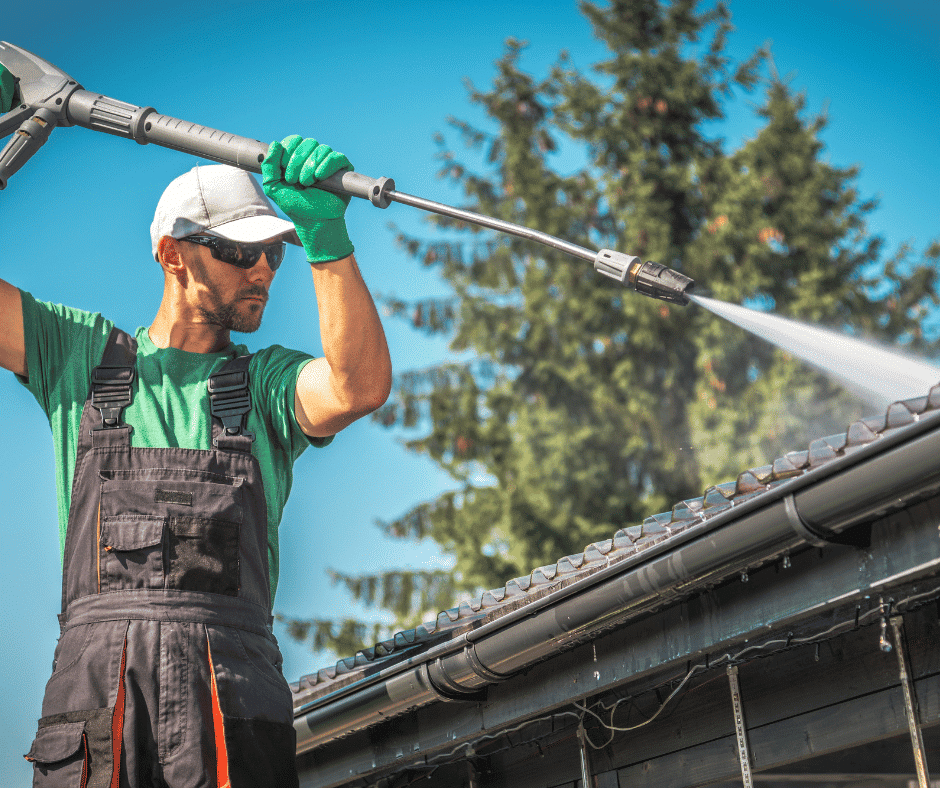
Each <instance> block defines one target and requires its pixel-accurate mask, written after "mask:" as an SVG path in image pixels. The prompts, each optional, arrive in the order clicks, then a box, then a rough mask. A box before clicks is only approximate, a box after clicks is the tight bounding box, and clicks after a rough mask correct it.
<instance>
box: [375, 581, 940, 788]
mask: <svg viewBox="0 0 940 788" xmlns="http://www.w3.org/2000/svg"><path fill="white" fill-rule="evenodd" d="M938 596H940V585H938V586H934V587H932V588H930V589H928V590H926V591H923V592H920V593H916V594H912V595H910V596H908V597H905V598H904V599H902V600H900V601H895V600H894V599H892V598H888V599H887V600H880V602H879V604H878V605H877V606H876V607H872V608H871V609H870V610H868V611H866V612H865V613H860V612H859V610H858V607H856V613H855V615H854V616H852V617H851V618H850V619H846V620H843V621H840V622H838V623H836V624H833V625H832V626H831V627H829V628H828V629H825V630H822V631H821V632H816V633H813V634H810V635H805V636H803V637H794V636H793V635H792V633H790V634H788V636H787V637H786V638H772V639H770V640H766V641H764V642H763V643H757V644H754V645H749V646H747V647H745V648H743V649H741V650H740V651H737V652H735V653H731V652H725V653H724V654H722V655H721V656H719V657H718V658H717V659H713V660H708V659H706V662H705V663H704V664H702V663H699V664H696V665H693V666H691V667H690V668H689V669H688V671H686V673H685V674H684V675H683V676H681V678H680V677H679V676H676V677H675V678H672V679H668V680H666V681H665V682H663V683H661V684H659V685H658V687H664V686H666V685H670V684H672V683H673V682H675V681H677V680H678V684H676V686H675V687H674V688H673V689H672V691H671V692H670V693H669V695H668V696H667V697H666V699H665V700H664V701H663V702H662V703H660V705H659V707H658V708H657V709H656V711H654V712H653V714H652V715H651V716H650V717H648V718H647V719H645V720H644V721H643V722H640V723H637V724H636V725H631V726H618V725H614V724H613V721H614V714H615V713H616V711H617V709H618V708H619V707H620V705H621V704H623V703H625V702H627V701H632V700H633V699H634V696H627V697H624V698H619V699H618V700H617V701H616V702H614V703H613V704H610V705H607V704H605V703H604V702H603V701H598V702H597V703H594V704H592V705H590V706H589V705H587V704H586V703H585V704H584V705H582V704H581V703H579V702H577V701H574V702H573V704H572V705H573V706H574V707H575V708H576V709H578V711H577V712H574V711H559V712H556V713H554V714H549V715H545V716H543V717H536V718H534V719H529V720H525V721H524V722H521V723H519V724H517V725H514V726H513V727H511V728H504V729H501V730H499V731H495V732H493V733H487V734H484V735H482V736H479V737H477V738H476V739H473V740H471V741H466V742H462V743H461V744H459V745H457V746H456V747H454V748H453V749H452V750H449V751H448V752H446V753H440V754H438V755H435V756H433V757H432V758H430V759H427V760H425V761H424V762H423V763H415V764H412V765H410V766H407V767H405V769H403V771H404V770H419V771H421V772H422V773H421V774H420V776H418V777H416V778H415V780H412V781H411V782H409V783H406V785H411V783H412V782H416V781H417V780H419V779H428V778H430V777H431V775H433V774H434V772H436V771H437V770H438V769H440V768H441V767H442V766H445V765H447V764H448V763H450V762H454V761H455V759H457V758H460V757H466V758H470V757H473V756H474V755H476V754H477V753H476V750H477V747H478V746H479V745H480V744H482V743H484V742H487V741H491V740H494V739H499V738H502V737H503V736H506V737H508V735H509V734H511V733H515V732H516V731H519V730H522V729H523V728H526V727H528V726H530V725H535V724H537V723H541V722H548V721H551V722H552V723H554V721H555V720H558V719H561V718H563V717H574V718H576V719H577V721H578V724H579V725H580V724H582V723H583V721H584V719H585V717H587V716H590V717H593V718H594V719H595V720H597V722H598V723H600V725H601V727H603V728H604V729H605V730H606V731H608V732H609V733H610V737H609V738H608V740H607V741H606V742H604V744H600V745H598V744H595V743H594V742H593V741H591V738H590V736H589V735H588V732H587V730H585V732H584V740H585V741H586V742H587V743H588V745H589V746H590V747H591V748H592V749H594V750H602V749H604V748H605V747H608V746H610V744H611V743H612V742H613V740H614V738H615V736H616V734H617V733H624V732H629V731H635V730H637V729H639V728H642V727H644V726H645V725H649V724H650V723H651V722H653V721H654V720H655V719H656V718H657V717H659V716H660V714H662V712H663V711H664V710H665V708H666V706H668V705H669V703H670V702H671V701H672V700H673V699H674V698H675V697H676V696H677V695H678V694H679V693H680V692H681V691H682V689H683V688H684V687H685V686H686V685H687V684H688V682H689V681H690V680H691V679H692V677H693V676H694V675H695V674H697V673H699V672H701V671H709V670H711V669H713V668H716V667H718V666H719V665H722V664H725V663H727V664H728V665H735V664H741V663H742V662H745V661H748V660H746V659H745V655H748V654H750V653H751V652H755V651H764V652H766V653H765V654H761V655H756V656H752V657H750V659H758V658H762V657H764V656H770V655H771V654H776V653H780V652H783V651H787V650H790V649H792V648H796V647H798V646H805V645H809V644H811V643H816V644H817V645H818V644H819V643H821V642H822V641H824V640H828V639H831V638H832V637H835V636H837V635H838V634H842V633H843V632H848V631H852V630H856V629H859V628H860V627H861V626H862V625H863V624H867V623H868V621H869V619H872V618H884V617H885V616H886V615H888V613H889V611H893V612H894V613H895V614H897V613H900V612H901V609H902V608H904V609H905V610H908V609H911V606H912V605H914V603H916V602H919V601H921V600H928V601H929V600H930V599H936V598H938ZM872 623H873V622H872ZM658 687H657V688H658ZM653 689H656V688H653ZM597 707H600V713H598V712H597V711H595V710H594V709H595V708H597ZM607 712H610V722H609V723H608V722H606V721H605V720H604V718H603V717H601V713H603V714H606V713H607ZM562 730H564V729H562ZM534 741H537V740H534ZM529 743H530V742H520V743H517V744H513V743H512V742H509V743H508V744H507V745H506V746H504V747H501V748H499V749H497V750H494V751H493V752H488V753H486V755H487V757H488V756H491V755H495V754H497V753H500V752H503V751H504V750H508V749H513V748H514V747H519V746H523V745H524V744H529ZM462 750H463V751H464V753H463V755H460V753H461V751H462ZM449 759H450V760H449ZM425 769H430V771H424V770H425ZM369 785H370V786H371V787H372V788H378V786H379V783H370V784H369Z"/></svg>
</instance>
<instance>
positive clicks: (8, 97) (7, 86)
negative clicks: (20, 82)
mask: <svg viewBox="0 0 940 788" xmlns="http://www.w3.org/2000/svg"><path fill="white" fill-rule="evenodd" d="M16 101H17V97H16V79H15V78H14V77H13V75H12V74H11V73H10V72H9V71H8V70H7V68H6V67H5V66H0V115H2V114H3V113H4V112H9V111H10V110H11V109H12V108H13V105H14V104H15V103H16Z"/></svg>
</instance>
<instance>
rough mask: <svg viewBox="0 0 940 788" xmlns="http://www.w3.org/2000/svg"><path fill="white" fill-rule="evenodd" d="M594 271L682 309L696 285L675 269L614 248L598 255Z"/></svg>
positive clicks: (604, 250) (602, 250) (601, 251)
mask: <svg viewBox="0 0 940 788" xmlns="http://www.w3.org/2000/svg"><path fill="white" fill-rule="evenodd" d="M594 270H595V271H597V272H598V273H600V274H603V275H604V276H607V277H609V278H611V279H616V280H617V281H618V282H620V284H622V285H627V286H629V287H632V288H633V289H634V290H636V291H637V292H638V293H643V295H648V296H650V297H651V298H657V299H659V300H660V301H669V302H670V303H673V304H680V305H682V306H685V305H686V304H688V303H689V299H688V298H687V297H686V292H687V291H689V290H692V288H693V287H694V286H695V282H694V280H692V279H689V277H687V276H684V275H683V274H680V273H679V272H678V271H674V270H673V269H672V268H667V267H666V266H664V265H660V264H659V263H653V262H650V261H647V262H645V263H644V262H643V261H642V260H640V258H639V257H636V256H634V255H630V254H621V253H620V252H615V251H613V250H612V249H601V250H600V251H599V252H598V253H597V256H596V257H595V258H594Z"/></svg>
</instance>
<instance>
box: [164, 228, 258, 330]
mask: <svg viewBox="0 0 940 788" xmlns="http://www.w3.org/2000/svg"><path fill="white" fill-rule="evenodd" d="M182 248H183V249H184V255H183V259H184V260H185V262H186V263H187V267H188V268H189V272H190V281H191V285H190V289H191V291H192V295H193V301H194V306H195V307H196V310H197V312H198V314H199V316H200V317H201V319H202V321H203V322H206V323H211V324H213V325H217V326H219V327H221V328H224V329H227V330H229V331H237V332H239V333H243V334H250V333H252V332H254V331H257V330H258V328H259V326H260V325H261V318H262V317H263V315H264V307H265V305H266V304H267V302H268V289H269V288H270V287H271V282H272V281H273V279H274V272H273V271H272V270H271V268H270V267H269V266H268V261H267V258H266V257H265V256H264V255H262V256H261V258H260V259H259V260H258V262H257V263H255V265H254V266H253V267H251V268H250V269H244V268H238V267H236V266H234V265H229V264H228V263H223V262H222V261H221V260H216V259H215V258H214V257H213V256H212V253H211V251H210V250H209V249H207V248H206V247H204V246H198V245H197V244H191V243H186V242H185V241H184V242H183V243H182Z"/></svg>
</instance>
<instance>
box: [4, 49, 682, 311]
mask: <svg viewBox="0 0 940 788" xmlns="http://www.w3.org/2000/svg"><path fill="white" fill-rule="evenodd" d="M0 64H3V65H4V66H5V67H6V68H7V69H8V70H9V71H10V73H12V74H13V75H14V76H15V77H16V79H17V86H18V89H19V98H20V102H21V103H20V104H19V105H18V106H16V107H14V108H13V109H11V110H10V111H9V112H7V113H6V114H5V115H0V138H3V137H5V136H6V135H7V134H10V133H11V132H13V130H14V129H17V130H16V133H14V134H13V138H12V139H11V140H10V142H9V143H8V144H7V146H6V147H5V148H4V149H3V151H2V152H0V189H4V188H6V185H7V181H8V180H9V179H10V177H11V176H12V175H13V174H15V173H16V172H17V170H19V169H20V167H22V166H23V164H25V163H26V161H27V160H28V159H29V157H30V156H32V155H33V154H34V153H35V152H36V151H37V150H39V148H40V147H42V145H43V144H44V143H45V141H46V140H47V139H48V138H49V135H50V134H51V133H52V130H53V129H54V128H55V127H56V126H75V125H77V126H84V127H85V128H88V129H93V130H94V131H103V132H105V133H107V134H113V135H115V136H118V137H127V138H129V139H132V140H135V141H137V142H138V143H140V144H141V145H146V144H147V143H150V142H152V143H154V144H155V145H160V146H162V147H164V148H172V149H173V150H178V151H183V152H184V153H190V154H192V155H194V156H199V157H201V158H204V159H209V160H211V161H217V162H221V163H223V164H230V165H233V166H235V167H239V168H240V169H243V170H248V171H249V172H255V173H260V172H261V162H262V161H264V157H265V155H266V154H267V152H268V146H267V145H266V144H265V143H263V142H259V141H258V140H252V139H248V138H247V137H237V136H234V135H232V134H226V133H225V132H222V131H218V130H217V129H210V128H207V127H206V126H199V125H197V124H195V123H189V122H187V121H184V120H179V119H177V118H171V117H169V116H168V115H160V114H158V113H157V111H156V110H155V109H154V108H153V107H138V106H135V105H133V104H126V103H124V102H123V101H117V100H115V99H112V98H108V97H107V96H102V95H101V94H100V93H91V92H89V91H87V90H84V89H83V88H82V86H81V85H79V84H78V83H77V82H76V81H75V80H73V79H72V78H71V77H69V76H68V74H66V73H65V72H63V71H61V70H60V69H58V68H56V67H55V66H53V65H52V64H51V63H48V62H47V61H45V60H43V59H42V58H40V57H37V56H36V55H34V54H32V53H30V52H27V51H26V50H25V49H22V48H20V47H17V46H14V45H13V44H9V43H7V42H5V41H0ZM17 127H19V128H17ZM315 188H317V189H325V190H326V191H330V192H334V193H337V194H348V195H351V196H353V197H360V198H362V199H366V200H369V201H370V202H371V203H372V204H373V205H375V206H376V207H378V208H387V207H388V206H389V205H390V204H391V203H392V202H397V203H401V204H403V205H410V206H412V207H414V208H419V209H421V210H423V211H429V212H431V213H437V214H441V215H442V216H449V217H451V218H453V219H458V220H460V221H463V222H467V223H468V224H474V225H478V226H480V227H487V228H489V229H492V230H497V231H498V232H502V233H507V234H509V235H514V236H516V237H518V238H525V239H527V240H530V241H536V242H537V243H541V244H544V245H546V246H550V247H552V248H554V249H559V250H560V251H562V252H565V253H567V254H570V255H573V256H574V257H579V258H581V259H582V260H589V261H591V262H593V263H594V269H595V270H596V271H598V272H599V273H601V274H603V275H604V276H607V277H610V278H611V279H615V280H617V281H618V282H620V283H621V284H623V285H626V286H628V287H631V288H633V289H634V290H636V291H637V292H638V293H643V294H644V295H648V296H650V297H652V298H657V299H659V300H661V301H669V302H671V303H674V304H682V305H685V304H688V303H689V299H688V298H687V296H686V293H688V292H689V291H691V290H692V288H693V286H694V282H693V281H692V280H691V279H689V277H687V276H683V275H682V274H680V273H679V272H678V271H674V270H672V269H671V268H667V267H666V266H664V265H660V264H659V263H653V262H645V263H644V262H643V261H642V260H640V258H639V257H635V256H633V255H628V254H622V253H620V252H616V251H613V250H611V249H602V250H601V251H599V252H595V251H592V250H591V249H587V248H585V247H583V246H577V245H576V244H572V243H569V242H567V241H563V240H561V239H560V238H555V237H554V236H552V235H548V234H547V233H543V232H539V231H538V230H532V229H529V228H528V227H523V226H522V225H519V224H513V223H511V222H504V221H502V220H501V219H494V218H492V217H490V216H483V215H481V214H477V213H472V212H470V211H465V210H462V209H460V208H454V207H452V206H450V205H444V204H442V203H438V202H432V201H431V200H425V199H424V198H422V197H415V196H413V195H411V194H405V193H404V192H399V191H396V190H395V181H393V180H392V179H391V178H370V177H368V176H366V175H361V174H360V173H358V172H349V171H345V172H338V173H336V174H335V175H333V176H331V177H329V178H327V179H325V180H322V181H320V182H318V183H317V184H316V187H315Z"/></svg>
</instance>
